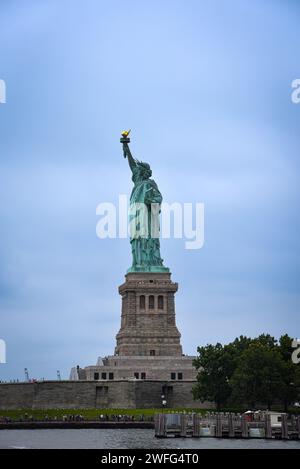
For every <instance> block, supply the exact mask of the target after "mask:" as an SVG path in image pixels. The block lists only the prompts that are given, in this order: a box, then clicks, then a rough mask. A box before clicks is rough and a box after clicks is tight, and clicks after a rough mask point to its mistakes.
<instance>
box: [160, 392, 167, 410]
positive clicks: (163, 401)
mask: <svg viewBox="0 0 300 469" xmlns="http://www.w3.org/2000/svg"><path fill="white" fill-rule="evenodd" d="M161 405H162V409H161V410H162V413H164V408H165V407H166V405H167V400H166V396H165V395H164V394H162V395H161Z"/></svg>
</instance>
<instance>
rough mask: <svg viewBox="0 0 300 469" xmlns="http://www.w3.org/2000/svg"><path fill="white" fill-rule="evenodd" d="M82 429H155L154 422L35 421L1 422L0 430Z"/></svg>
mask: <svg viewBox="0 0 300 469" xmlns="http://www.w3.org/2000/svg"><path fill="white" fill-rule="evenodd" d="M80 428H81V429H82V428H86V429H88V428H99V429H104V428H109V429H128V428H137V429H141V428H143V429H154V422H98V421H92V420H90V421H81V422H72V421H70V422H61V421H60V422H53V421H35V422H1V423H0V430H26V429H28V430H38V429H80Z"/></svg>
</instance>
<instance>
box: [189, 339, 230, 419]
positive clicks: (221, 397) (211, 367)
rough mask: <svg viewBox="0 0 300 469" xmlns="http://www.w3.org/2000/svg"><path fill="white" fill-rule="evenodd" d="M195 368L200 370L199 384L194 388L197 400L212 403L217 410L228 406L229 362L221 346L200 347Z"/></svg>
mask: <svg viewBox="0 0 300 469" xmlns="http://www.w3.org/2000/svg"><path fill="white" fill-rule="evenodd" d="M197 351H198V354H199V355H198V357H197V358H196V359H195V360H194V366H195V367H196V368H197V370H199V373H198V375H197V381H198V382H197V384H196V385H195V386H194V388H193V395H194V398H195V399H200V400H201V401H205V400H208V401H212V402H215V403H216V406H217V409H218V410H220V408H221V406H222V405H224V404H226V402H227V400H228V398H229V396H230V387H229V378H228V371H229V362H228V356H226V354H225V352H224V348H223V346H222V345H221V344H219V343H218V344H216V345H207V346H206V347H198V349H197Z"/></svg>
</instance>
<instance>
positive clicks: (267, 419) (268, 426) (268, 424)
mask: <svg viewBox="0 0 300 469" xmlns="http://www.w3.org/2000/svg"><path fill="white" fill-rule="evenodd" d="M265 431H266V438H268V439H270V438H272V426H271V415H270V414H266V415H265Z"/></svg>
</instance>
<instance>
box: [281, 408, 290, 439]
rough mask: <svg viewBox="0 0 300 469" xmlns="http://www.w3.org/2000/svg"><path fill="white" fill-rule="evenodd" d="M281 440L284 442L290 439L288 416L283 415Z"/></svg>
mask: <svg viewBox="0 0 300 469" xmlns="http://www.w3.org/2000/svg"><path fill="white" fill-rule="evenodd" d="M281 438H282V439H283V440H288V438H289V432H288V419H287V414H281Z"/></svg>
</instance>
